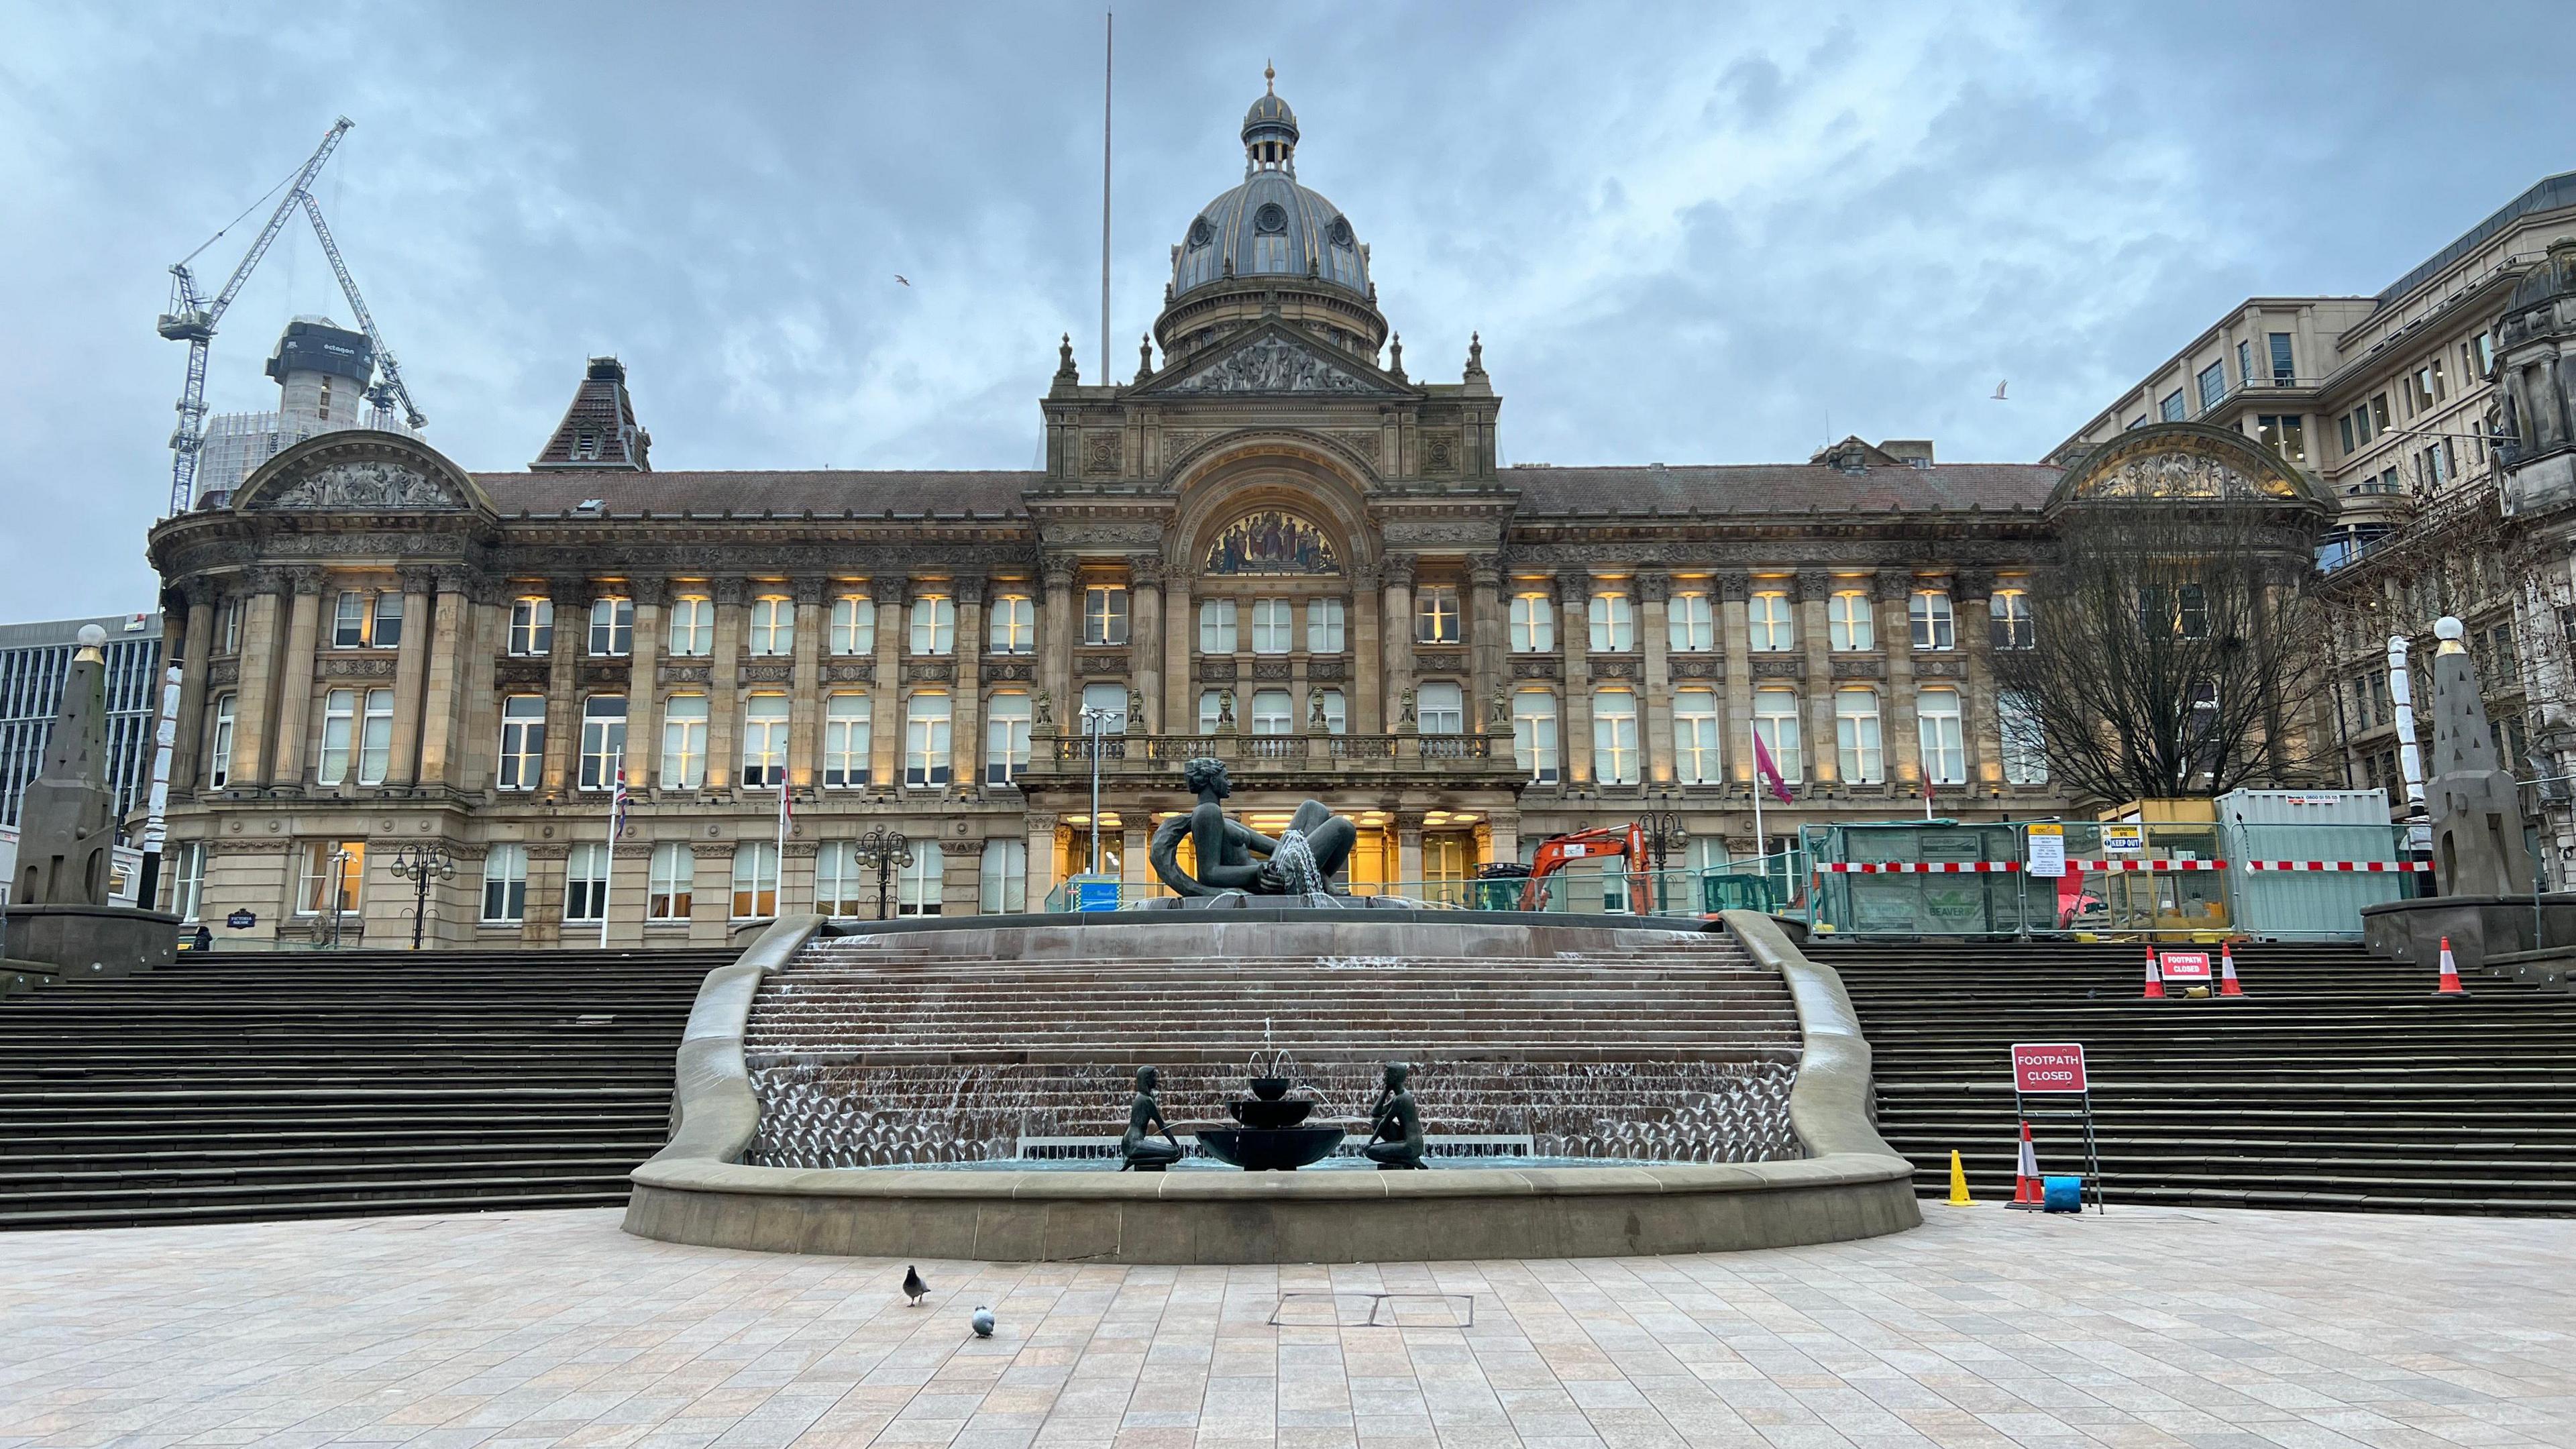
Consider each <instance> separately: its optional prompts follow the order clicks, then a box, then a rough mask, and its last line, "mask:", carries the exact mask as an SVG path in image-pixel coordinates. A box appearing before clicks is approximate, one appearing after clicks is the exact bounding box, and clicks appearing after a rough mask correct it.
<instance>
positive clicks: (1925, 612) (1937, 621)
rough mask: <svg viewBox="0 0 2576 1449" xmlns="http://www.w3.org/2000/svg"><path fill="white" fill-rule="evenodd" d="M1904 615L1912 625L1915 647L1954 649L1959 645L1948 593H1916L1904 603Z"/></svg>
mask: <svg viewBox="0 0 2576 1449" xmlns="http://www.w3.org/2000/svg"><path fill="white" fill-rule="evenodd" d="M1905 617H1906V620H1907V622H1909V623H1911V624H1912V625H1913V626H1914V647H1915V648H1917V649H1955V648H1957V647H1958V646H1959V633H1958V627H1957V623H1956V621H1955V620H1953V619H1952V617H1951V615H1950V596H1949V595H1948V594H1942V593H1933V592H1929V591H1926V592H1922V593H1917V594H1916V595H1915V596H1914V597H1913V599H1912V600H1911V601H1910V602H1908V603H1907V604H1906V606H1905Z"/></svg>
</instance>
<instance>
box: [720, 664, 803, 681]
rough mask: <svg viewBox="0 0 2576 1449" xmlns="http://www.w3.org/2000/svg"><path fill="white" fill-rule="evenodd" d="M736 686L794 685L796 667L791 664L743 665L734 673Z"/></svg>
mask: <svg viewBox="0 0 2576 1449" xmlns="http://www.w3.org/2000/svg"><path fill="white" fill-rule="evenodd" d="M734 682H735V683H736V684H794V683H795V682H796V666H795V665H794V664H792V663H789V664H743V665H737V666H736V667H735V672H734Z"/></svg>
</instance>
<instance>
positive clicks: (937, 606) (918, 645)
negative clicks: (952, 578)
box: [911, 594, 957, 655]
mask: <svg viewBox="0 0 2576 1449" xmlns="http://www.w3.org/2000/svg"><path fill="white" fill-rule="evenodd" d="M911 647H912V652H913V653H915V654H921V655H940V654H954V653H956V652H957V601H956V600H955V599H952V598H950V597H949V596H947V595H946V594H923V595H921V596H920V597H918V598H916V599H914V600H913V601H912V640H911Z"/></svg>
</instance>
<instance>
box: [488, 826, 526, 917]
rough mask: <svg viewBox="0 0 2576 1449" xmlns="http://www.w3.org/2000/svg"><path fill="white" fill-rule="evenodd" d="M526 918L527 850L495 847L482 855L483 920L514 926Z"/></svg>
mask: <svg viewBox="0 0 2576 1449" xmlns="http://www.w3.org/2000/svg"><path fill="white" fill-rule="evenodd" d="M527 918H528V848H527V847H526V846H524V845H495V846H493V847H492V848H491V849H490V850H488V851H486V852H484V855H483V919H484V920H485V921H486V922H489V923H491V924H494V925H515V924H517V923H518V922H520V921H524V920H526V919H527Z"/></svg>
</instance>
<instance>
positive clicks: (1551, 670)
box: [1512, 654, 1557, 679]
mask: <svg viewBox="0 0 2576 1449" xmlns="http://www.w3.org/2000/svg"><path fill="white" fill-rule="evenodd" d="M1556 673H1557V660H1556V656H1555V655H1553V654H1525V655H1522V656H1520V657H1518V658H1515V659H1514V660H1512V678H1514V679H1554V678H1555V677H1556Z"/></svg>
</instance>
